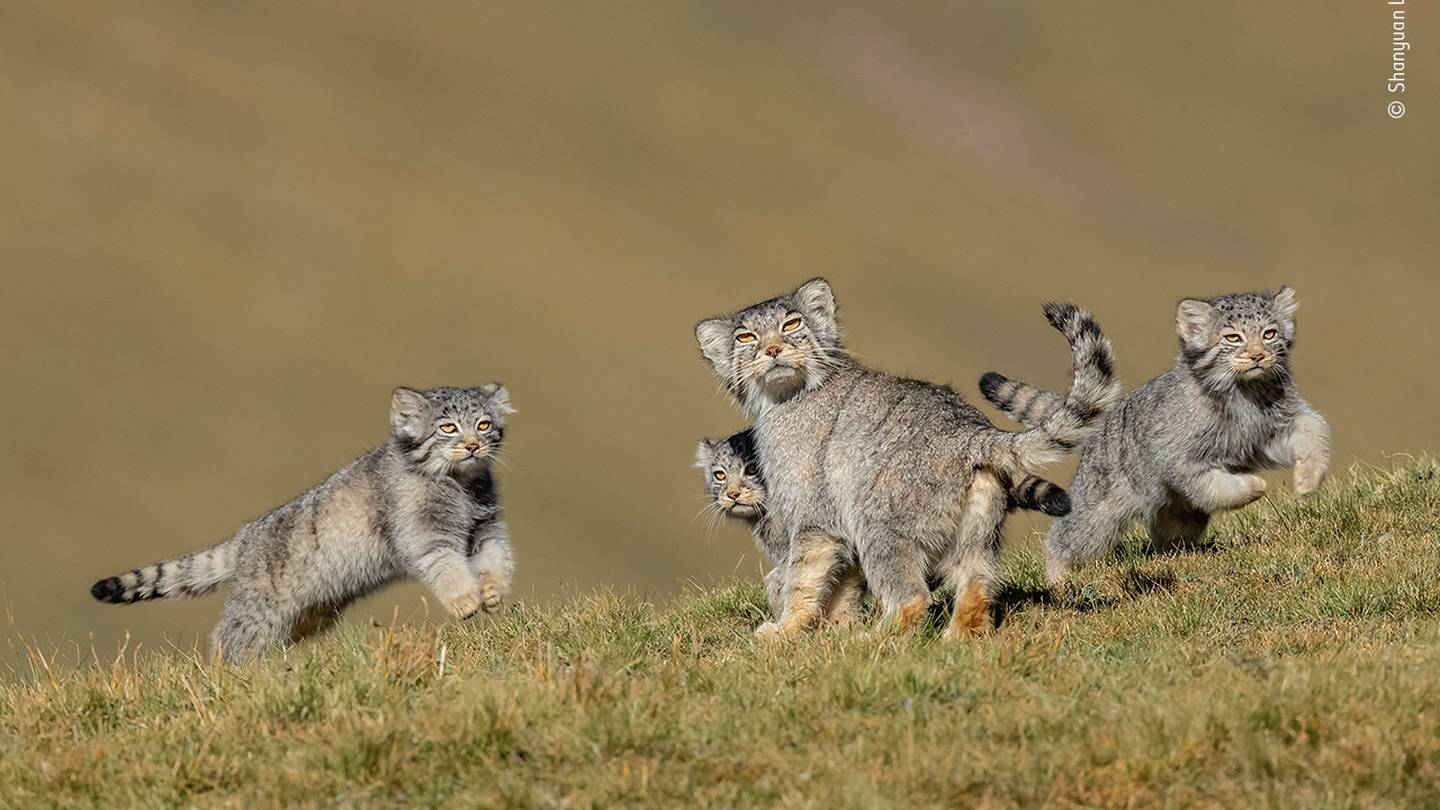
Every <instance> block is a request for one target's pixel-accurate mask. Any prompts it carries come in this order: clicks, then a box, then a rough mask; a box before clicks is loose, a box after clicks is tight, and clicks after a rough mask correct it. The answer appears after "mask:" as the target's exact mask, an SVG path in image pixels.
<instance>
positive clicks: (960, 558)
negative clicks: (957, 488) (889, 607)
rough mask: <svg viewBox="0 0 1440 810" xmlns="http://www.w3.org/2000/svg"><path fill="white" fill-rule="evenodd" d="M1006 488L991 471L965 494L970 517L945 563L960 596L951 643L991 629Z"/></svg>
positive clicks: (979, 475) (980, 473)
mask: <svg viewBox="0 0 1440 810" xmlns="http://www.w3.org/2000/svg"><path fill="white" fill-rule="evenodd" d="M1005 503H1006V487H1005V483H1004V481H1003V480H1002V479H1001V478H1000V476H998V475H996V474H995V473H993V472H991V471H990V470H986V469H980V470H976V471H975V480H973V481H972V482H970V489H969V490H967V491H966V493H965V502H964V512H962V514H961V517H960V530H959V532H958V534H957V537H956V538H955V547H954V549H953V550H952V552H951V554H950V555H949V557H948V559H947V560H945V562H944V564H943V571H944V574H945V578H946V580H947V582H948V584H949V585H950V587H951V588H953V589H954V591H955V611H954V613H952V614H951V615H950V623H949V624H948V625H947V626H946V627H945V638H946V639H957V638H961V637H963V636H972V635H976V634H978V633H983V632H985V631H987V630H989V629H990V610H991V604H992V599H993V592H994V589H995V587H996V585H997V584H998V581H999V578H1000V571H999V559H998V558H999V554H1000V530H1001V529H1002V528H1003V527H1004V525H1005Z"/></svg>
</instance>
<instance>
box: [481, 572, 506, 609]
mask: <svg viewBox="0 0 1440 810" xmlns="http://www.w3.org/2000/svg"><path fill="white" fill-rule="evenodd" d="M504 598H505V594H504V593H502V592H501V591H500V586H499V585H497V584H496V583H495V580H493V579H491V578H489V577H484V578H482V579H481V580H480V609H481V610H483V611H485V612H486V613H498V612H500V602H501V601H502V600H503V599H504Z"/></svg>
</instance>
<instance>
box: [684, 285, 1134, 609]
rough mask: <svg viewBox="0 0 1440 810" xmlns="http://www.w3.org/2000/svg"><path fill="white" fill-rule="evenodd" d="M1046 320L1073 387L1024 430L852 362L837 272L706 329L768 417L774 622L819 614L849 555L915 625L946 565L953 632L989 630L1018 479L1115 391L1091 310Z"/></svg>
mask: <svg viewBox="0 0 1440 810" xmlns="http://www.w3.org/2000/svg"><path fill="white" fill-rule="evenodd" d="M1046 315H1047V316H1048V317H1049V318H1050V322H1051V323H1052V325H1054V326H1055V327H1056V328H1057V329H1059V330H1060V331H1061V332H1063V333H1064V334H1065V337H1066V339H1067V340H1069V341H1070V344H1071V349H1072V352H1073V355H1074V360H1075V377H1074V383H1073V385H1072V388H1071V391H1070V393H1069V395H1068V396H1067V398H1066V400H1065V406H1064V407H1063V408H1059V409H1056V410H1055V412H1054V413H1052V414H1051V415H1050V416H1049V417H1048V418H1047V419H1046V420H1045V422H1044V424H1042V425H1041V426H1039V427H1037V428H1034V429H1032V430H1028V431H1024V432H1020V433H1011V432H1007V431H1003V430H1000V429H999V428H997V427H995V426H994V425H992V424H991V423H990V421H989V420H987V419H986V418H985V416H984V414H982V413H980V411H978V410H976V409H975V408H974V407H973V406H971V405H970V404H969V403H967V402H966V401H965V400H964V399H963V398H962V397H961V396H960V395H959V394H958V393H956V392H955V391H954V390H953V389H951V388H949V387H947V386H942V385H934V384H932V383H927V382H923V381H920V380H907V379H902V378H899V377H894V376H892V375H889V374H886V373H884V372H881V371H876V370H874V369H870V368H867V367H865V366H864V365H862V364H860V363H858V362H856V361H855V360H854V359H852V358H851V357H850V356H849V354H848V353H847V352H846V351H845V350H844V347H843V345H842V342H841V339H840V325H839V321H838V320H837V313H836V304H835V296H834V293H833V292H832V291H831V288H830V284H829V283H828V282H826V281H825V280H824V279H813V280H811V281H807V282H806V283H804V284H802V285H800V287H799V288H798V289H796V290H795V291H794V292H793V293H790V294H787V295H782V296H779V297H777V298H773V299H771V300H769V301H764V302H762V303H759V304H755V305H754V306H750V307H746V308H745V309H742V310H740V311H739V312H736V313H734V314H732V315H726V316H722V317H717V318H711V319H708V320H705V321H701V322H700V323H699V324H697V325H696V327H695V337H696V339H697V341H698V342H699V344H700V349H701V352H702V353H703V354H704V356H705V358H706V359H707V360H708V361H709V362H710V364H711V366H712V368H713V369H714V371H715V373H716V375H717V376H718V377H719V378H720V379H721V380H722V381H723V382H724V383H725V385H726V387H727V389H728V390H729V391H730V393H731V394H732V395H733V396H734V397H735V399H736V400H737V401H738V402H739V403H740V405H741V406H742V407H743V408H744V409H745V410H746V411H747V412H748V413H749V414H750V415H751V416H752V417H753V418H754V420H755V424H754V431H755V438H756V449H757V451H758V454H759V458H760V465H761V469H762V472H763V473H764V475H765V477H766V480H767V481H768V482H769V484H770V486H771V488H772V495H771V502H770V508H771V510H772V514H774V516H775V517H776V518H777V519H779V520H780V522H781V524H782V525H783V526H784V527H785V528H786V530H787V532H788V533H789V535H790V539H791V543H790V561H789V565H788V567H787V571H788V574H787V582H786V589H785V600H786V606H785V615H784V617H783V619H782V620H781V622H780V624H779V625H777V626H776V627H774V628H773V629H774V631H777V632H794V631H797V630H800V629H802V628H806V627H810V626H812V625H813V624H814V623H815V621H816V619H817V618H818V616H819V613H820V609H821V608H822V607H823V602H824V598H825V595H826V589H827V585H828V583H829V582H830V580H831V579H832V578H833V577H834V576H835V574H836V572H837V571H840V570H843V569H844V567H845V565H846V564H847V562H848V561H849V560H848V559H847V558H848V556H849V555H848V554H847V552H850V553H853V554H855V555H857V556H858V559H859V563H860V566H861V569H862V570H863V571H864V574H865V578H866V581H867V582H868V583H869V587H870V589H871V591H872V592H873V593H874V594H875V597H876V599H877V601H878V603H879V605H880V608H881V611H882V616H883V618H884V620H886V621H888V622H890V623H893V624H895V625H897V626H898V627H900V628H902V629H903V628H908V627H910V626H912V625H913V624H914V623H915V622H916V620H918V619H919V618H920V616H922V615H923V614H924V612H925V609H926V606H927V605H928V603H929V598H930V590H929V587H928V585H927V581H928V579H929V578H930V577H931V576H932V575H934V576H935V577H936V578H938V579H940V580H942V581H944V582H946V583H947V584H948V585H949V586H950V587H952V588H954V590H955V593H956V605H955V611H954V614H953V615H952V617H951V620H950V623H949V626H948V628H947V630H946V635H947V637H951V636H955V635H957V634H959V633H962V632H971V631H978V630H981V629H983V628H985V627H988V625H989V620H990V618H989V617H990V603H991V599H992V595H993V589H994V587H995V585H996V584H997V581H998V573H999V572H998V569H997V556H998V551H999V542H1000V529H1001V527H1002V525H1003V523H1004V519H1005V509H1006V493H1007V490H1008V489H1009V484H1010V482H1011V481H1012V480H1014V479H1016V478H1020V477H1023V476H1025V475H1027V474H1030V473H1033V472H1034V471H1035V470H1037V469H1038V468H1040V467H1043V466H1045V465H1047V464H1051V463H1054V462H1055V461H1058V460H1059V459H1061V458H1062V457H1064V456H1065V455H1066V454H1067V453H1069V452H1070V451H1072V450H1074V449H1075V448H1076V447H1078V446H1079V444H1080V443H1081V441H1082V440H1084V439H1085V438H1086V437H1087V436H1088V435H1089V433H1090V432H1091V431H1092V430H1093V429H1094V425H1095V423H1096V422H1097V421H1098V419H1099V417H1100V416H1101V415H1102V414H1103V413H1104V411H1105V409H1106V408H1108V407H1109V406H1110V404H1111V403H1112V402H1113V401H1114V399H1115V397H1116V396H1117V394H1118V386H1117V385H1116V383H1115V381H1114V379H1113V373H1112V370H1113V361H1112V358H1111V351H1110V344H1109V341H1108V340H1106V339H1105V337H1104V335H1103V334H1102V333H1101V332H1100V329H1099V327H1098V326H1097V325H1096V324H1095V322H1094V320H1093V319H1091V318H1090V316H1089V315H1088V314H1087V313H1085V312H1083V311H1082V310H1079V309H1076V308H1075V307H1072V306H1068V305H1050V306H1047V307H1046Z"/></svg>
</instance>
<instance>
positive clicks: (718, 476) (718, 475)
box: [714, 470, 725, 481]
mask: <svg viewBox="0 0 1440 810" xmlns="http://www.w3.org/2000/svg"><path fill="white" fill-rule="evenodd" d="M714 475H715V480H716V481H724V480H725V471H724V470H716V471H715V473H714Z"/></svg>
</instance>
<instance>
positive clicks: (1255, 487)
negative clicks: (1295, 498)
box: [1240, 473, 1270, 506]
mask: <svg viewBox="0 0 1440 810" xmlns="http://www.w3.org/2000/svg"><path fill="white" fill-rule="evenodd" d="M1242 477H1243V478H1244V479H1245V483H1246V484H1247V485H1249V487H1250V491H1249V493H1248V494H1247V495H1246V496H1245V499H1244V501H1243V502H1242V503H1241V504H1240V505H1241V506H1246V505H1249V504H1252V503H1254V502H1256V501H1258V500H1260V499H1261V498H1263V497H1265V490H1267V489H1269V488H1270V485H1269V484H1267V483H1265V479H1264V478H1261V477H1260V476H1258V475H1255V474H1254V473H1247V474H1246V475H1244V476H1242Z"/></svg>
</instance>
